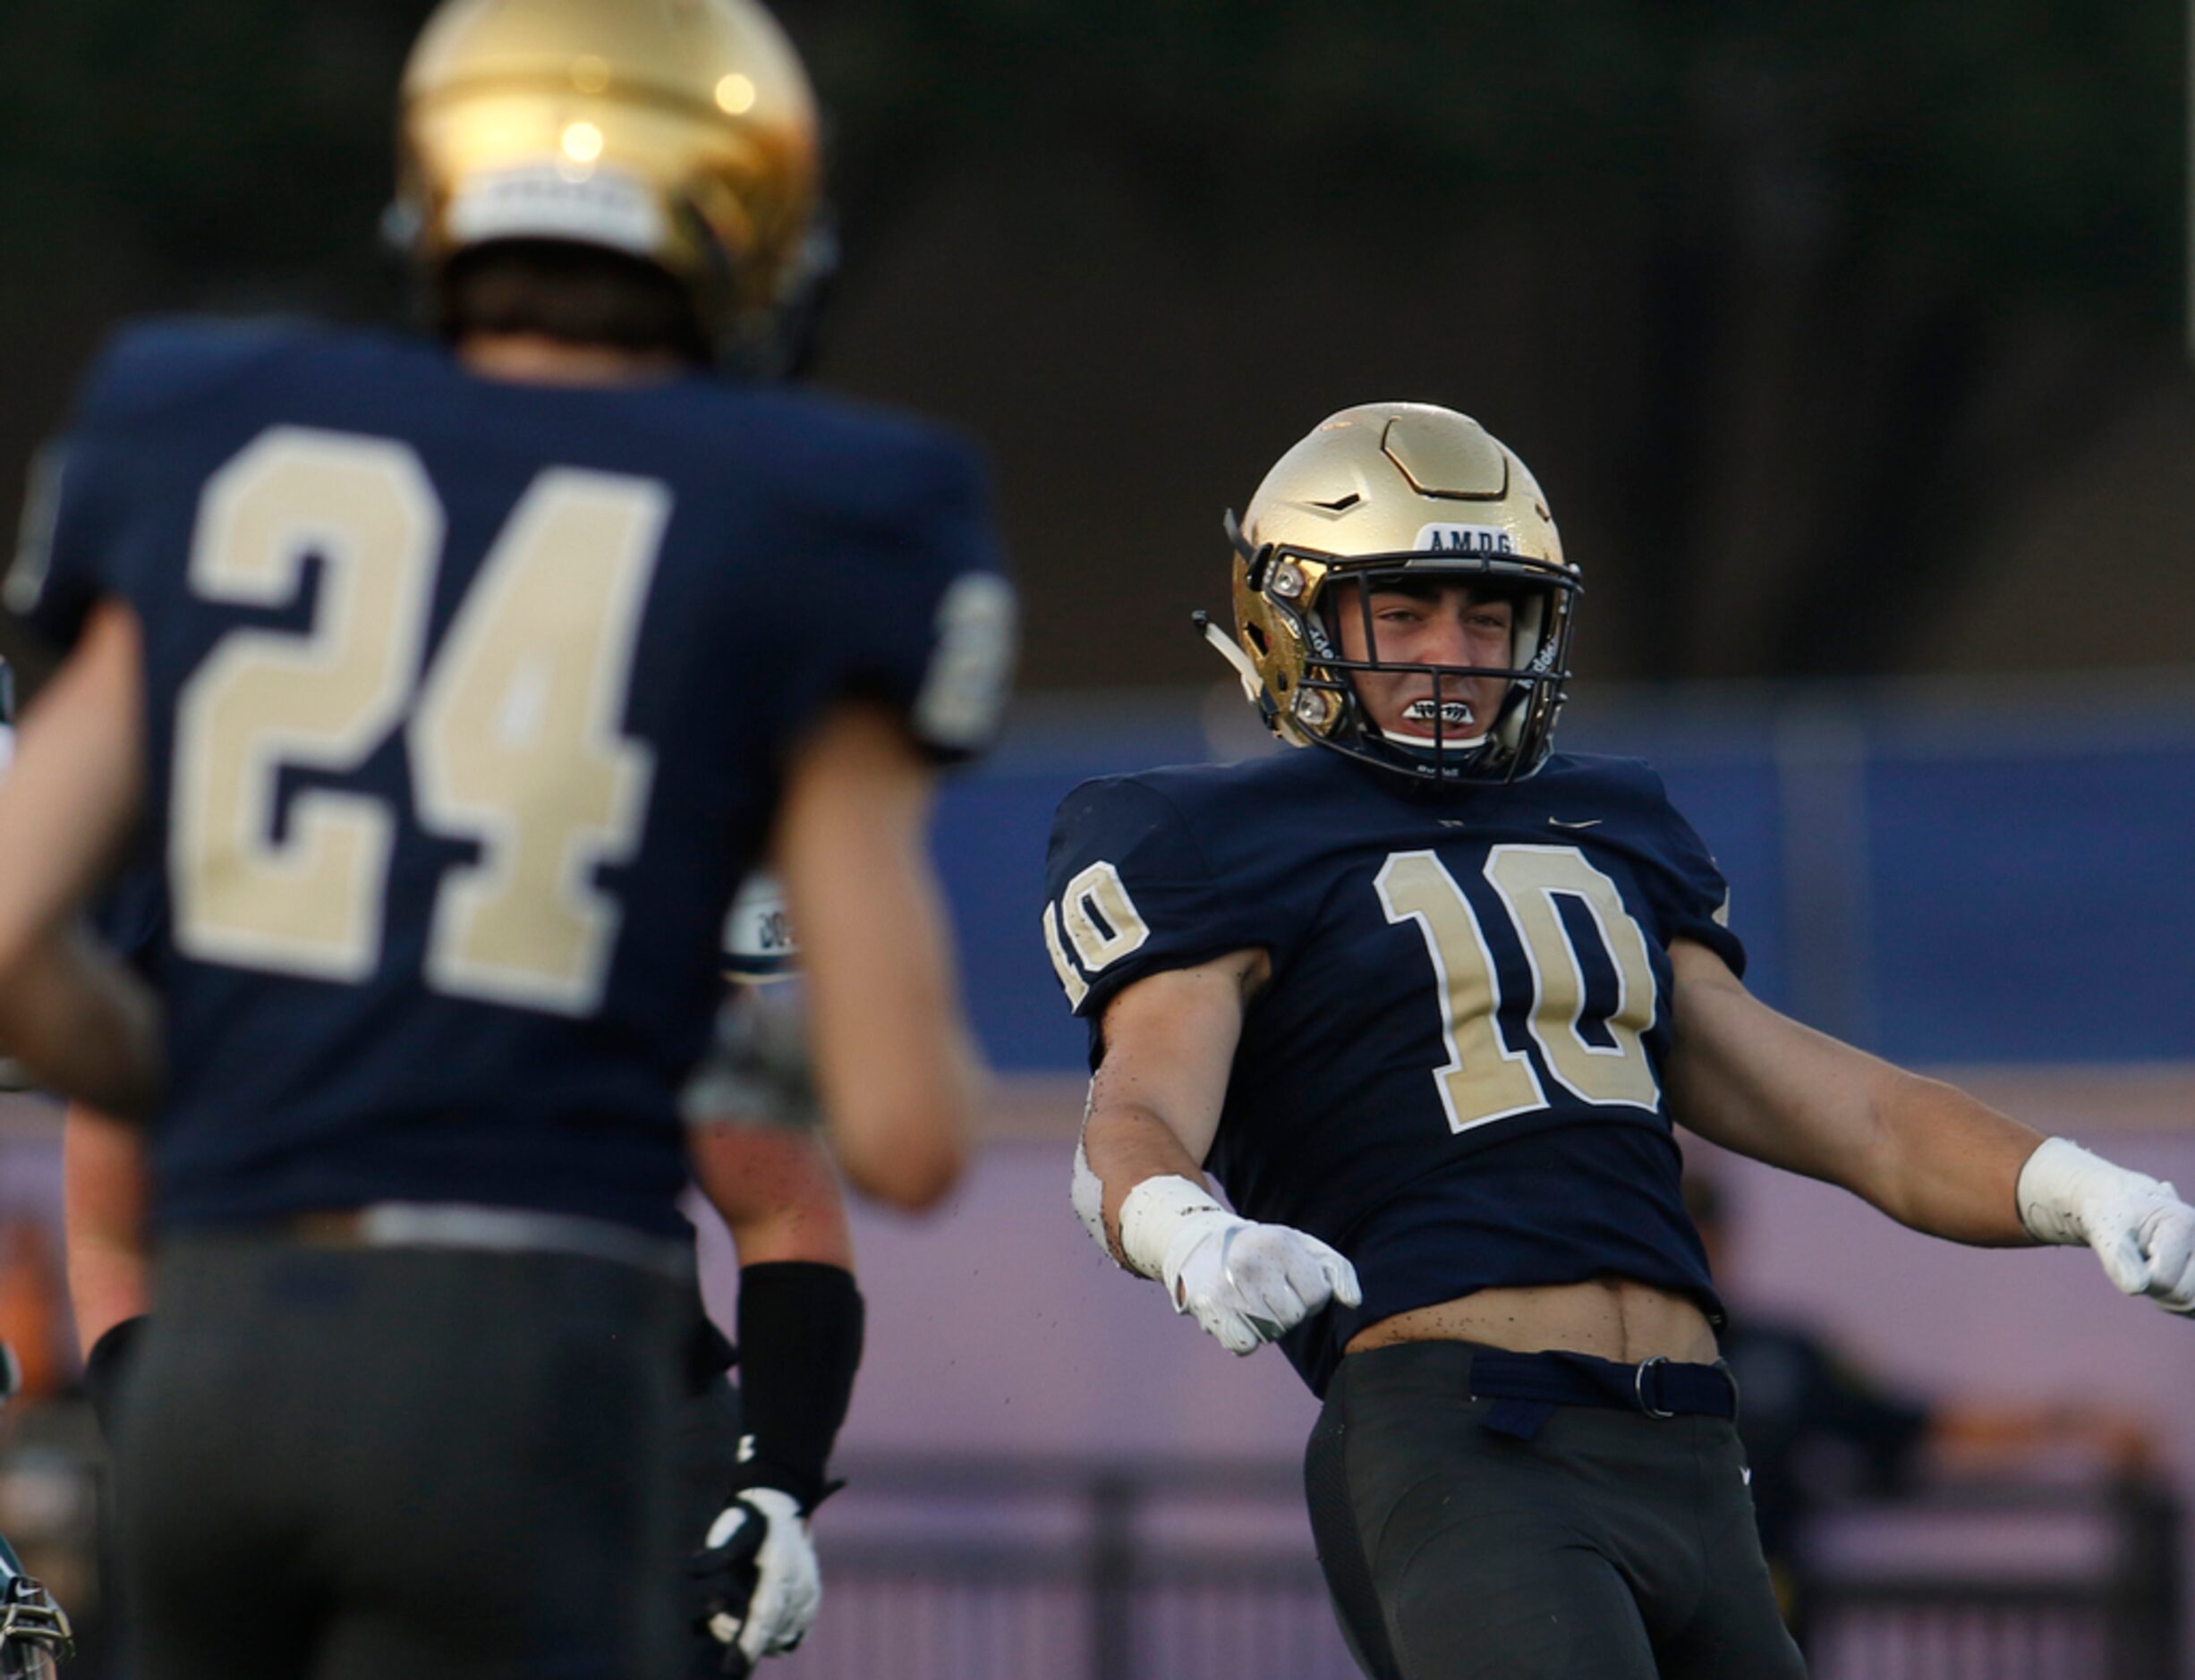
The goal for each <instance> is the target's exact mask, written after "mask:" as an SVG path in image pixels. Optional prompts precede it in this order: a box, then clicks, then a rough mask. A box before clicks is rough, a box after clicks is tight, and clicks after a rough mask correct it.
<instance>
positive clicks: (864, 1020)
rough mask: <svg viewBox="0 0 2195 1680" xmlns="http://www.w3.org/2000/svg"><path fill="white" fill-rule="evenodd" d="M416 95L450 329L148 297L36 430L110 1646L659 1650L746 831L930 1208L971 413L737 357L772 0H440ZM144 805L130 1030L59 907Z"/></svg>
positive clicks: (843, 1091)
mask: <svg viewBox="0 0 2195 1680" xmlns="http://www.w3.org/2000/svg"><path fill="white" fill-rule="evenodd" d="M401 134H402V140H403V154H402V157H401V160H400V168H401V175H400V181H401V185H400V193H399V204H398V210H399V212H400V214H399V215H397V216H396V217H394V218H393V221H392V225H396V226H398V227H400V228H401V229H403V230H404V233H405V236H406V237H407V239H408V240H409V242H410V244H411V249H412V253H413V257H414V258H415V259H416V261H417V266H418V269H419V276H420V279H421V290H422V293H423V294H425V295H426V296H427V297H429V298H430V299H431V301H432V303H433V306H434V309H435V312H436V325H437V326H438V328H439V336H438V338H423V337H422V338H416V339H414V338H409V337H404V336H398V335H381V334H368V333H352V332H336V331H312V330H259V329H251V328H234V329H223V328H216V327H205V326H168V327H146V328H140V329H137V330H134V331H132V332H129V333H127V334H125V335H123V337H122V338H121V339H120V340H119V342H118V343H117V344H115V347H114V348H113V349H112V350H111V351H110V352H109V353H108V354H107V355H106V358H105V360H104V361H102V362H101V363H100V365H99V366H98V368H97V369H95V371H94V372H93V373H92V375H91V376H90V378H89V380H88V381H87V382H86V385H85V386H84V389H83V391H82V393H81V397H80V401H79V403H78V407H77V410H76V412H75V415H74V419H73V421H72V426H71V428H70V429H69V431H68V434H67V435H66V437H64V439H63V441H62V444H61V445H60V446H59V447H58V448H57V449H56V450H55V452H54V454H52V455H51V457H50V458H49V465H48V467H47V470H46V471H45V472H44V473H43V475H42V478H43V485H42V489H43V494H42V495H41V496H38V498H36V505H34V509H33V513H32V517H31V519H30V522H29V528H28V533H27V540H26V542H25V544H24V547H23V549H22V552H21V557H20V559H19V561H18V564H17V565H16V567H15V568H14V570H13V572H12V573H11V574H10V576H9V579H8V581H7V585H6V590H7V605H8V606H9V607H11V608H12V609H13V610H14V611H15V612H17V613H18V614H20V615H22V616H24V617H25V618H26V619H27V620H28V622H29V624H30V626H31V627H32V629H33V631H34V632H37V633H39V634H41V635H43V636H44V637H45V638H46V639H47V640H48V641H51V642H53V643H55V645H56V646H58V647H60V648H62V649H69V650H70V651H69V653H68V658H67V661H66V663H65V664H64V666H62V668H61V670H60V672H59V674H58V675H56V677H55V679H54V681H53V682H52V683H51V684H50V686H49V687H48V689H47V692H45V693H44V694H42V695H41V696H40V697H39V699H38V700H37V702H36V703H35V704H34V705H33V706H32V708H30V712H29V714H28V715H27V717H26V719H25V723H24V727H23V730H22V732H21V740H20V747H21V751H20V753H19V755H18V758H17V761H16V764H15V766H14V768H13V772H12V774H11V775H10V776H9V778H8V780H7V782H6V784H5V785H4V787H0V855H4V856H5V857H6V858H7V860H8V862H7V867H6V869H5V870H0V1048H4V1050H5V1051H7V1052H12V1053H15V1054H18V1055H20V1056H21V1059H22V1060H23V1062H24V1063H25V1064H26V1065H28V1066H29V1067H30V1070H31V1071H32V1073H35V1074H37V1075H38V1076H39V1077H40V1078H41V1079H42V1081H43V1082H45V1083H47V1085H49V1086H51V1087H52V1088H54V1089H55V1090H60V1091H63V1092H64V1093H66V1094H68V1095H70V1096H72V1097H75V1098H78V1099H82V1100H84V1101H86V1102H88V1103H89V1104H91V1105H93V1106H94V1107H99V1108H103V1109H106V1110H108V1111H110V1112H113V1113H116V1114H121V1115H125V1116H127V1115H132V1114H134V1113H141V1112H146V1111H149V1164H150V1179H151V1188H150V1196H151V1221H152V1226H153V1230H154V1234H155V1250H154V1281H153V1295H154V1297H155V1299H156V1300H157V1311H155V1312H154V1313H153V1314H152V1316H151V1319H150V1321H149V1325H148V1327H147V1328H146V1330H145V1334H144V1337H143V1340H142V1344H141V1345H140V1348H139V1349H138V1350H137V1352H136V1353H134V1354H133V1355H132V1360H131V1362H130V1364H129V1367H128V1373H127V1376H126V1378H125V1379H124V1383H123V1394H122V1396H121V1404H120V1405H119V1406H118V1408H117V1417H118V1424H117V1431H116V1434H117V1438H116V1441H115V1450H116V1456H117V1465H118V1471H119V1474H118V1477H117V1484H118V1486H119V1487H120V1488H121V1489H123V1493H124V1497H123V1500H122V1504H121V1515H122V1519H123V1521H122V1534H121V1549H122V1551H123V1565H124V1575H125V1583H126V1586H127V1588H128V1591H129V1596H130V1601H131V1603H132V1606H133V1608H134V1612H135V1620H136V1625H135V1627H134V1629H133V1632H134V1633H135V1635H136V1642H137V1644H138V1647H139V1649H138V1653H137V1654H138V1658H139V1660H138V1662H137V1663H136V1664H135V1665H134V1666H135V1667H136V1668H137V1671H138V1672H140V1673H142V1674H144V1675H145V1676H148V1680H174V1677H176V1676H201V1675H202V1676H209V1677H210V1676H217V1675H218V1676H223V1677H224V1680H235V1677H237V1676H269V1677H270V1680H271V1677H272V1676H284V1677H285V1680H293V1677H294V1676H306V1675H311V1676H324V1677H327V1680H335V1677H336V1676H344V1677H349V1676H360V1677H363V1676H379V1675H389V1674H404V1675H407V1676H449V1677H450V1680H457V1677H458V1676H464V1680H483V1677H485V1676H514V1675H522V1674H524V1675H532V1674H542V1675H574V1676H576V1675H587V1676H616V1677H617V1680H643V1677H645V1680H658V1677H659V1676H662V1675H664V1674H666V1673H669V1672H672V1671H674V1669H675V1668H676V1667H677V1653H676V1634H677V1621H678V1614H679V1601H678V1594H677V1582H676V1569H677V1565H678V1546H679V1541H680V1539H681V1535H680V1523H679V1512H678V1509H677V1505H676V1498H675V1489H674V1484H673V1481H672V1476H671V1471H672V1460H673V1445H674V1444H673V1441H672V1438H671V1430H672V1425H673V1421H674V1417H675V1415H676V1400H677V1397H678V1392H679V1388H680V1386H681V1379H682V1376H683V1366H684V1353H685V1347H686V1345H687V1343H688V1339H689V1334H690V1332H691V1331H692V1329H693V1323H692V1315H691V1309H690V1302H691V1301H692V1299H693V1292H692V1289H691V1267H692V1254H691V1243H690V1237H689V1234H688V1233H687V1231H686V1228H685V1226H684V1224H683V1222H682V1221H681V1220H680V1219H679V1218H678V1216H677V1213H676V1209H675V1206H674V1200H675V1198H676V1196H677V1194H678V1192H679V1191H680V1188H681V1187H682V1185H683V1184H685V1177H686V1174H685V1133H684V1127H683V1125H682V1120H681V1116H680V1113H679V1108H678V1101H677V1099H678V1093H679V1090H680V1088H681V1086H682V1085H683V1084H684V1082H685V1079H686V1076H687V1074H688V1073H689V1071H690V1070H691V1069H692V1067H693V1064H694V1063H695V1061H696V1060H697V1058H698V1057H699V1056H700V1055H701V1053H702V1050H703V1048H704V1047H705V1046H706V1044H707V1042H708V1040H709V1037H710V1027H711V1023H712V1021H713V1019H714V1016H715V1013H716V1008H717V1003H718V997H719V988H720V980H719V946H718V936H719V929H721V928H722V927H723V925H724V921H725V915H726V911H727V905H728V904H729V903H730V901H731V898H732V895H733V889H734V887H735V886H736V884H737V883H738V882H739V881H740V879H741V878H743V877H744V876H745V875H746V874H747V873H748V872H749V871H750V870H753V868H755V867H756V866H757V865H758V863H761V861H764V859H765V856H766V854H768V853H773V852H774V853H776V854H777V863H778V872H779V875H780V878H781V879H782V881H783V883H784V886H785V889H786V893H787V901H788V907H789V909H790V911H791V913H792V915H793V916H794V918H795V920H796V921H798V923H799V924H800V925H801V926H802V927H803V929H804V950H805V960H806V965H807V969H808V973H809V979H810V1017H811V1028H810V1040H811V1042H812V1045H813V1047H814V1048H815V1051H816V1061H817V1075H818V1080H819V1083H820V1085H821V1093H822V1097H823V1100H824V1105H825V1107H826V1108H827V1110H828V1113H829V1115H830V1130H831V1133H832V1136H833V1139H834V1141H835V1142H836V1144H837V1146H838V1152H839V1154H840V1156H841V1158H842V1160H843V1162H844V1165H845V1167H846V1169H847V1174H848V1176H849V1177H850V1178H851V1179H852V1180H853V1181H854V1182H855V1184H857V1185H860V1186H862V1187H864V1188H866V1189H868V1190H870V1191H872V1192H874V1193H877V1194H880V1195H882V1196H884V1197H887V1198H889V1199H890V1200H893V1201H898V1202H901V1203H905V1204H908V1205H922V1204H923V1203H926V1202H927V1201H932V1200H934V1199H935V1198H936V1197H937V1196H939V1195H940V1194H941V1193H942V1192H943V1191H944V1190H945V1188H946V1187H947V1186H948V1185H949V1184H950V1182H951V1180H952V1177H953V1175H954V1174H955V1173H956V1171H957V1167H958V1163H959V1160H960V1158H961V1153H962V1150H963V1149H964V1147H965V1145H964V1141H963V1140H964V1138H965V1135H966V1124H967V1122H968V1120H969V1118H970V1114H969V1111H970V1109H971V1107H972V1104H973V1092H974V1078H973V1073H972V1065H973V1057H972V1055H971V1053H970V1052H969V1050H968V1048H967V1039H966V1030H965V1027H964V1025H963V1023H962V1022H961V1019H960V1015H959V1013H958V1008H957V1002H956V1001H955V992H954V988H953V985H952V980H951V972H950V962H949V954H948V951H947V947H946V945H945V942H944V938H943V934H942V929H941V925H940V914H939V911H938V906H937V900H936V893H935V889H934V884H933V882H932V878H931V876H930V872H929V863H928V858H927V849H926V843H925V835H924V827H925V819H926V812H927V808H928V800H929V793H930V786H931V783H932V779H933V768H934V764H935V762H936V761H937V760H939V759H952V758H957V757H961V756H965V755H966V754H967V753H969V752H971V751H976V750H978V749H980V748H981V747H982V746H983V744H984V743H985V741H986V739H987V737H988V735H989V734H990V733H991V729H992V727H993V725H994V722H995V719H996V715H997V711H998V706H999V700H1000V690H1001V688H1002V686H1003V683H1004V680H1005V669H1006V660H1007V658H1008V650H1009V649H1010V646H1011V616H1012V598H1011V595H1010V592H1009V590H1008V586H1007V585H1006V584H1005V583H1004V581H1002V580H1001V578H1000V573H999V569H998V557H997V554H996V544H995V541H994V539H993V535H992V531H991V522H990V518H989V514H988V511H987V505H986V493H985V489H984V486H983V474H982V472H981V471H980V469H979V467H978V465H977V464H976V462H975V461H974V458H973V455H972V454H971V452H970V451H969V450H968V449H967V447H966V445H963V444H961V443H960V442H958V441H957V440H956V439H954V438H952V437H948V436H945V435H943V434H941V433H940V432H939V431H937V430H935V429H933V428H928V427H926V426H923V425H919V424H916V423H915V422H912V421H909V420H900V419H896V418H891V417H887V416H882V415H879V414H875V413H872V412H866V411H862V410H858V409H855V408H854V407H852V406H850V405H847V404H842V403H833V402H830V401H827V400H824V399H822V398H820V397H816V396H812V395H805V394H802V393H799V392H796V391H793V390H790V389H787V388H785V387H783V386H774V385H770V384H764V383H761V382H760V381H758V380H756V379H755V378H751V377H745V376H738V377H732V378H727V377H725V369H723V368H720V367H719V366H716V365H712V364H714V363H716V362H719V361H731V360H736V361H737V362H739V363H740V364H742V365H743V366H749V367H751V366H753V365H756V364H758V363H761V362H767V361H775V360H778V358H777V357H775V356H774V355H773V354H772V353H770V352H771V348H772V346H773V345H777V344H782V343H783V341H784V339H785V337H786V335H787V333H788V332H789V331H790V330H791V324H792V323H793V322H795V321H796V320H797V318H800V317H801V316H802V315H803V314H804V299H805V296H806V293H807V292H808V289H809V283H810V282H811V281H812V279H813V277H814V274H813V267H814V263H813V260H812V259H813V257H814V255H815V252H816V250H817V249H818V246H817V242H815V241H813V240H812V239H811V238H810V237H809V230H810V228H811V226H812V211H813V209H814V208H815V190H816V183H815V168H814V165H815V134H814V114H813V107H812V98H811V95H810V93H809V90H808V88H807V84H806V81H805V78H804V73H803V72H802V71H801V68H800V65H799V64H798V61H797V59H796V58H795V56H794V55H793V53H792V51H791V48H790V47H789V46H788V45H787V42H786V41H785V39H784V38H783V37H782V35H781V34H780V33H779V32H778V30H777V27H776V25H775V24H774V22H773V21H771V20H770V17H769V16H768V14H767V13H764V12H762V11H761V8H760V7H759V6H757V5H755V4H753V3H752V0H692V3H691V4H679V5H648V6H634V5H631V4H625V0H448V4H445V5H444V6H443V7H442V9H441V10H440V11H439V12H438V13H437V14H436V15H435V17H434V18H433V19H432V20H430V22H429V24H428V26H427V29H426V30H425V32H424V34H423V35H422V37H421V41H420V43H419V45H418V47H416V48H415V50H414V53H413V58H412V61H411V65H410V68H409V70H408V71H407V73H406V80H405V88H404V112H403V120H402V123H401ZM133 837H135V838H136V839H138V840H139V841H140V850H141V851H142V852H143V853H146V854H147V859H148V861H156V862H157V864H158V865H159V866H160V867H161V868H162V869H163V870H164V871H165V875H166V882H165V887H166V902H167V904H168V910H169V923H168V931H167V936H166V939H165V940H164V941H162V942H161V947H160V950H159V954H158V959H157V974H158V981H159V989H160V994H161V996H160V999H159V1002H160V1004H161V1005H164V1008H165V1018H164V1020H163V1019H161V1018H160V1017H159V1016H158V1015H157V1014H156V1012H155V1009H154V1007H153V1004H152V1000H151V999H150V998H149V997H148V996H147V995H146V994H145V992H144V989H143V988H142V987H140V986H138V985H137V984H135V983H134V982H133V981H132V980H131V979H130V978H129V976H128V975H127V973H126V972H125V971H123V969H121V968H120V967H119V965H118V964H116V963H115V961H114V960H113V957H112V954H111V953H102V952H100V951H98V949H96V948H94V947H91V946H89V945H88V944H87V943H86V942H85V941H83V940H82V939H81V938H79V937H78V936H77V935H76V934H75V932H74V931H73V927H74V924H73V921H72V916H71V913H70V912H71V911H72V906H73V905H74V904H76V903H77V902H80V901H81V899H82V897H83V896H84V895H86V894H88V893H89V891H90V890H91V889H92V888H93V887H95V886H96V884H97V883H98V878H100V876H101V874H102V872H103V871H105V870H108V869H111V868H112V867H113V866H114V865H115V863H116V862H117V861H120V859H121V857H122V855H123V853H125V851H127V850H128V849H129V844H130V842H131V841H132V838H133ZM163 1065H164V1066H165V1077H164V1079H163ZM788 1339H789V1338H788ZM848 1370H849V1372H850V1366H849V1367H848ZM819 1477H820V1467H819ZM788 1504H789V1501H788ZM787 1520H788V1521H791V1520H792V1518H791V1517H789V1516H788V1518H787ZM239 1581H245V1582H251V1583H252V1587H253V1596H254V1605H253V1609H252V1613H251V1616H248V1617H245V1618H242V1619H241V1620H239V1619H237V1618H220V1619H217V1620H215V1621H210V1622H209V1620H208V1617H207V1616H206V1613H205V1607H206V1606H207V1605H208V1604H209V1603H215V1602H218V1601H220V1599H221V1598H222V1597H223V1596H224V1595H225V1594H226V1593H227V1592H229V1591H231V1590H232V1589H233V1587H234V1583H235V1582H239ZM794 1631H795V1632H796V1631H797V1630H794ZM712 1655H714V1656H717V1657H719V1658H721V1657H723V1655H724V1653H723V1649H722V1647H720V1646H719V1648H718V1650H717V1651H716V1652H714V1653H712Z"/></svg>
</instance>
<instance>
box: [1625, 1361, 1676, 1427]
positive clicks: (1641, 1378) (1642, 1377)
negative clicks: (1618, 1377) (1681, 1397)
mask: <svg viewBox="0 0 2195 1680" xmlns="http://www.w3.org/2000/svg"><path fill="white" fill-rule="evenodd" d="M1668 1363H1669V1355H1668V1354H1666V1353H1652V1354H1649V1355H1648V1356H1647V1357H1646V1358H1645V1359H1642V1360H1640V1361H1639V1362H1638V1369H1637V1370H1634V1371H1633V1372H1632V1373H1631V1396H1632V1397H1633V1398H1634V1399H1636V1400H1637V1401H1638V1409H1639V1410H1640V1411H1641V1412H1644V1413H1646V1415H1647V1416H1648V1417H1650V1418H1673V1417H1675V1416H1676V1415H1677V1414H1676V1413H1674V1412H1664V1411H1663V1410H1662V1408H1661V1407H1660V1406H1657V1405H1655V1404H1653V1403H1652V1402H1650V1401H1649V1400H1648V1399H1647V1398H1646V1372H1647V1371H1648V1370H1651V1369H1652V1368H1653V1367H1655V1366H1656V1365H1666V1364H1668Z"/></svg>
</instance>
